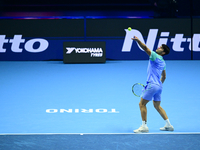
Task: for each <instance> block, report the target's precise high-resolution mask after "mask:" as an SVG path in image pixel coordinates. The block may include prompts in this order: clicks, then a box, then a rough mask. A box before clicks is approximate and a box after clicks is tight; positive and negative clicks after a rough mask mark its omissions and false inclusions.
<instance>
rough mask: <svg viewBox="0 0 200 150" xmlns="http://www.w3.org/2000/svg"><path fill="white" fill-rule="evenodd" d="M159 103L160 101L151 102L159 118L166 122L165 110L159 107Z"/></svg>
mask: <svg viewBox="0 0 200 150" xmlns="http://www.w3.org/2000/svg"><path fill="white" fill-rule="evenodd" d="M160 103H161V101H153V105H154V107H155V109H156V110H157V111H158V113H159V114H160V115H161V117H162V118H163V119H164V120H167V119H168V117H167V114H166V112H165V110H164V109H163V108H162V107H161V106H160Z"/></svg>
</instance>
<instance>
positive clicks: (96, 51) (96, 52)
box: [66, 47, 103, 57]
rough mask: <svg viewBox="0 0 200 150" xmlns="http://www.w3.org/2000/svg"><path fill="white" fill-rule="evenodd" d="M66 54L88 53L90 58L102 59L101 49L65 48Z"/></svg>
mask: <svg viewBox="0 0 200 150" xmlns="http://www.w3.org/2000/svg"><path fill="white" fill-rule="evenodd" d="M66 49H67V52H66V54H71V53H72V52H73V51H75V53H90V57H103V50H102V48H75V47H66Z"/></svg>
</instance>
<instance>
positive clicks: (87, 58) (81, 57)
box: [63, 42, 106, 63]
mask: <svg viewBox="0 0 200 150" xmlns="http://www.w3.org/2000/svg"><path fill="white" fill-rule="evenodd" d="M105 47H106V46H105V42H64V44H63V62H64V63H105V62H106V53H105V52H106V50H105Z"/></svg>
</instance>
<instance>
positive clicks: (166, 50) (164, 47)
mask: <svg viewBox="0 0 200 150" xmlns="http://www.w3.org/2000/svg"><path fill="white" fill-rule="evenodd" d="M162 48H163V49H164V52H165V55H167V54H169V52H170V49H169V47H168V46H167V45H165V44H162Z"/></svg>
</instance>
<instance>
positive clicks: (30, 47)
mask: <svg viewBox="0 0 200 150" xmlns="http://www.w3.org/2000/svg"><path fill="white" fill-rule="evenodd" d="M7 43H11V51H12V52H15V53H21V52H22V51H23V48H21V47H20V46H21V44H23V43H24V49H25V50H26V51H28V52H31V53H39V52H43V51H45V50H46V49H47V48H48V46H49V43H48V41H47V40H45V39H41V38H35V39H31V40H28V41H27V42H25V39H22V35H14V37H13V39H6V35H0V53H5V52H6V49H5V48H4V44H7ZM35 43H37V44H39V46H37V48H34V44H35Z"/></svg>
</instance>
